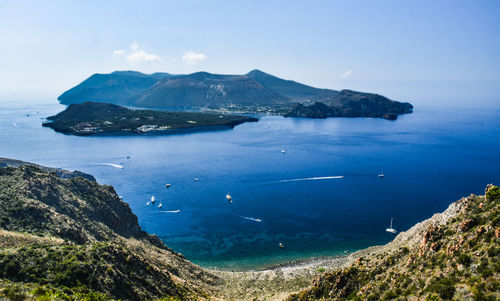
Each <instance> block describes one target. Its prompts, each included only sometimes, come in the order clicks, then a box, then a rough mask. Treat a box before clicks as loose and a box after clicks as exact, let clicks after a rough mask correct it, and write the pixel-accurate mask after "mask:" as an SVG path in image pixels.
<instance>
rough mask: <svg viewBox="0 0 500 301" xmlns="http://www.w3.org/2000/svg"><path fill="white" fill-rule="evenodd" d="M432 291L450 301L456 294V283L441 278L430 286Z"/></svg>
mask: <svg viewBox="0 0 500 301" xmlns="http://www.w3.org/2000/svg"><path fill="white" fill-rule="evenodd" d="M429 289H430V291H432V292H434V293H437V294H438V295H439V297H441V298H443V299H445V300H450V299H451V298H453V295H454V294H455V282H454V281H453V280H452V279H450V278H441V279H438V280H436V281H434V282H433V283H432V284H431V285H430V286H429Z"/></svg>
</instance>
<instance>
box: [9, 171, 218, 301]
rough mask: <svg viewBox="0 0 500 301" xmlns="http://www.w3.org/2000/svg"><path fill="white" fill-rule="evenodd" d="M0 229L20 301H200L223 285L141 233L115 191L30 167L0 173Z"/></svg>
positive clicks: (13, 287) (13, 294)
mask: <svg viewBox="0 0 500 301" xmlns="http://www.w3.org/2000/svg"><path fill="white" fill-rule="evenodd" d="M0 228H1V230H0V279H1V280H0V295H1V294H3V295H6V296H8V297H9V298H10V299H13V300H23V299H24V297H27V296H30V295H31V296H33V295H34V296H37V297H38V298H42V297H43V296H46V297H45V299H43V300H49V299H51V298H55V299H57V300H80V299H85V298H86V300H104V299H110V298H112V299H125V300H145V299H148V300H150V299H155V298H161V297H168V296H171V297H175V298H176V299H188V300H190V299H198V300H199V299H203V298H205V297H207V296H208V295H210V294H211V289H212V287H213V285H215V284H216V283H218V281H219V280H218V278H217V277H216V276H214V275H212V274H210V273H208V272H206V271H205V270H203V269H201V268H199V267H197V266H195V265H193V264H191V263H190V262H188V261H187V260H185V259H184V257H182V256H181V255H179V254H177V253H175V252H173V251H172V250H170V249H169V248H167V247H166V246H165V245H164V244H163V243H162V242H161V241H160V240H159V239H158V238H157V237H156V236H152V235H149V234H147V233H145V232H144V231H142V230H141V228H140V226H139V224H138V223H137V217H136V216H135V215H134V214H133V213H132V211H131V210H130V208H129V206H128V205H127V204H126V203H124V202H122V201H121V200H120V199H119V197H118V195H117V194H116V192H115V191H114V189H113V187H111V186H106V185H99V184H98V183H96V182H95V181H90V180H88V179H85V178H82V177H74V178H68V179H63V178H61V177H59V176H58V175H57V174H55V173H52V172H47V171H44V170H42V169H40V168H38V167H37V166H34V165H31V164H27V165H20V166H19V167H17V168H14V167H2V168H0ZM23 296H24V297H23ZM40 300H42V299H40Z"/></svg>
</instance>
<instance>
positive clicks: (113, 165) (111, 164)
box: [91, 163, 125, 169]
mask: <svg viewBox="0 0 500 301" xmlns="http://www.w3.org/2000/svg"><path fill="white" fill-rule="evenodd" d="M91 164H94V165H105V166H112V167H116V168H120V169H124V168H125V167H123V166H122V165H118V164H113V163H91Z"/></svg>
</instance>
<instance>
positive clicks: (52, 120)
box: [43, 102, 258, 136]
mask: <svg viewBox="0 0 500 301" xmlns="http://www.w3.org/2000/svg"><path fill="white" fill-rule="evenodd" d="M47 119H48V120H49V122H46V123H43V126H45V127H50V128H52V129H53V130H55V131H56V132H60V133H63V134H68V135H77V136H91V135H108V136H116V135H165V134H167V135H169V134H180V133H190V132H198V131H209V130H221V129H229V128H233V127H235V126H237V125H239V124H242V123H244V122H255V121H258V119H257V118H254V117H248V116H239V115H223V114H214V113H201V112H167V111H153V110H130V109H127V108H125V107H121V106H118V105H114V104H109V103H96V102H86V103H82V104H72V105H70V106H69V107H68V108H66V110H64V111H62V112H60V113H59V114H57V115H55V116H50V117H48V118H47Z"/></svg>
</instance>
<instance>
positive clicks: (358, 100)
mask: <svg viewBox="0 0 500 301" xmlns="http://www.w3.org/2000/svg"><path fill="white" fill-rule="evenodd" d="M58 99H59V101H60V102H61V103H62V104H75V103H83V102H88V101H91V102H106V103H114V104H121V105H127V106H134V107H146V108H163V109H165V108H166V109H168V108H176V109H179V108H181V109H192V108H202V109H206V110H216V111H230V112H243V113H271V114H279V115H286V116H290V117H307V118H317V117H316V116H317V115H318V114H316V113H313V114H311V115H310V114H307V112H309V111H310V110H309V111H304V110H302V111H300V110H299V111H297V107H296V104H297V103H299V104H300V105H301V106H302V105H303V106H308V105H311V104H314V103H321V104H325V105H327V106H328V109H327V110H325V109H323V110H322V111H323V112H322V113H321V116H322V118H326V117H384V115H387V114H390V116H391V117H390V119H394V116H395V117H397V116H398V115H400V114H407V113H411V112H412V109H413V106H412V105H411V104H409V103H401V102H397V101H393V100H390V99H388V98H386V97H383V96H380V95H376V94H370V93H364V92H356V91H350V90H343V91H341V92H338V91H335V90H329V89H318V88H314V87H310V86H307V85H304V84H301V83H298V82H295V81H291V80H285V79H281V78H279V77H276V76H273V75H271V74H267V73H265V72H262V71H260V70H253V71H250V72H249V73H247V74H244V75H225V74H211V73H207V72H196V73H192V74H183V75H172V74H168V73H154V74H151V75H147V74H143V73H140V72H134V71H121V72H113V73H111V74H94V75H92V76H91V77H89V78H88V79H86V80H85V81H83V82H82V83H81V84H79V85H77V86H76V87H74V88H72V89H70V90H68V91H66V92H64V93H63V94H62V95H61V96H60V97H59V98H58ZM299 109H300V108H299ZM311 109H314V110H315V109H316V108H311ZM387 116H389V115H387ZM386 118H387V117H386Z"/></svg>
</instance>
